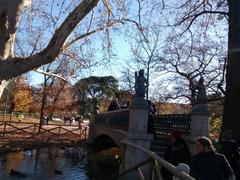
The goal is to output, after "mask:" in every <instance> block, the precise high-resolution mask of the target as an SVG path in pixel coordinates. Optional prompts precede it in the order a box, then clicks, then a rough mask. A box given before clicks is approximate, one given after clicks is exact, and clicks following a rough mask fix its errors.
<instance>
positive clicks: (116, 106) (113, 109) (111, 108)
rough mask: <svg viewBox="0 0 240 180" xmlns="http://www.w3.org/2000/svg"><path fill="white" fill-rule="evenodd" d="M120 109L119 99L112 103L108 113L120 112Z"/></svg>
mask: <svg viewBox="0 0 240 180" xmlns="http://www.w3.org/2000/svg"><path fill="white" fill-rule="evenodd" d="M119 109H120V105H119V104H118V99H117V98H115V99H113V100H112V102H111V103H110V105H109V106H108V111H115V110H119Z"/></svg>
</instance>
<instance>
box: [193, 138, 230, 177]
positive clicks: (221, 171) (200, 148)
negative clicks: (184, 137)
mask: <svg viewBox="0 0 240 180" xmlns="http://www.w3.org/2000/svg"><path fill="white" fill-rule="evenodd" d="M196 150H197V155H195V156H194V157H193V160H192V163H191V165H190V175H191V176H192V177H194V178H196V180H235V176H234V173H233V170H232V168H231V166H230V164H229V163H228V161H227V159H226V158H225V156H224V155H222V154H219V153H217V152H216V151H215V148H214V147H213V145H212V142H211V140H210V139H208V138H207V137H205V136H203V137H199V138H197V139H196Z"/></svg>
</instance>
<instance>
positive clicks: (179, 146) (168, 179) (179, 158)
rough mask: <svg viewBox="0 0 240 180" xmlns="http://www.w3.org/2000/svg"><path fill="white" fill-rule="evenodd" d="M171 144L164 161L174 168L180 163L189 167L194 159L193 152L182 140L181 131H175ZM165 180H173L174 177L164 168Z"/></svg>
mask: <svg viewBox="0 0 240 180" xmlns="http://www.w3.org/2000/svg"><path fill="white" fill-rule="evenodd" d="M171 140H172V142H171V144H170V145H169V146H168V148H167V150H166V152H165V154H164V159H165V160H166V161H168V162H169V163H171V164H172V165H174V166H177V165H178V164H179V163H184V164H187V165H189V164H190V162H191V159H192V155H191V152H190V150H189V148H188V146H187V144H186V143H185V141H184V139H183V138H182V133H181V131H180V130H174V131H173V132H172V133H171ZM162 173H163V178H164V180H172V178H173V176H172V174H171V173H170V172H168V171H167V170H166V169H164V168H163V170H162Z"/></svg>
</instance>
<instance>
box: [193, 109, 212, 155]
mask: <svg viewBox="0 0 240 180" xmlns="http://www.w3.org/2000/svg"><path fill="white" fill-rule="evenodd" d="M199 136H206V137H209V112H208V107H207V105H206V104H196V105H194V106H193V108H192V115H191V136H190V139H191V142H192V145H190V146H189V148H190V150H191V152H193V153H195V148H194V146H193V144H194V139H196V138H197V137H199Z"/></svg>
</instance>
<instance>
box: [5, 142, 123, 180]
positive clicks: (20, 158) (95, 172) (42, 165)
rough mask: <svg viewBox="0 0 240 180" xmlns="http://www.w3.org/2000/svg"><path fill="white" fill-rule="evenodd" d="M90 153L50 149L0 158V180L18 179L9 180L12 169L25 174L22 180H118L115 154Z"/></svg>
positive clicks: (14, 177) (111, 152)
mask: <svg viewBox="0 0 240 180" xmlns="http://www.w3.org/2000/svg"><path fill="white" fill-rule="evenodd" d="M91 152H92V151H91V150H88V151H87V150H86V149H85V148H82V147H78V148H53V147H52V148H41V149H34V150H28V151H22V152H15V153H10V154H7V155H2V156H1V157H0V179H1V180H17V179H20V178H19V177H16V176H10V174H9V172H10V171H11V169H13V170H16V171H19V172H21V173H24V174H26V176H27V177H26V178H24V179H29V180H40V179H41V180H43V179H44V180H47V179H49V180H65V179H66V180H75V179H78V180H85V179H86V180H87V179H91V180H112V179H117V178H116V177H117V173H118V169H119V160H118V158H117V157H118V156H116V151H110V153H109V152H107V153H106V152H105V153H100V154H93V153H91ZM58 172H62V174H61V173H58ZM60 174H61V175H60ZM21 179H22V178H21Z"/></svg>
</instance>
